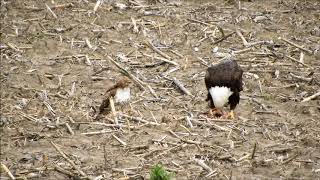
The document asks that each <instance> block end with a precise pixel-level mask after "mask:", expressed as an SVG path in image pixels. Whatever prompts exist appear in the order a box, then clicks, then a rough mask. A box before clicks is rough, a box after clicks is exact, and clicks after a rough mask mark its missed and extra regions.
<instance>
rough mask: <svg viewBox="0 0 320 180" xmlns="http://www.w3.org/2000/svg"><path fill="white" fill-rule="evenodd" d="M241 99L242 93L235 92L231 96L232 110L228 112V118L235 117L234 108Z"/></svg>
mask: <svg viewBox="0 0 320 180" xmlns="http://www.w3.org/2000/svg"><path fill="white" fill-rule="evenodd" d="M239 101H240V95H239V93H237V92H235V93H233V94H232V95H231V96H230V97H229V104H230V112H228V113H227V115H226V118H228V119H234V118H235V115H234V109H235V108H236V107H237V104H239Z"/></svg>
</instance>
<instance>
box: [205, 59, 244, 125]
mask: <svg viewBox="0 0 320 180" xmlns="http://www.w3.org/2000/svg"><path fill="white" fill-rule="evenodd" d="M242 74H243V71H242V69H241V67H240V66H239V65H238V64H237V62H236V61H235V60H231V59H228V60H224V61H222V62H220V63H218V64H214V65H212V66H210V67H209V68H208V69H207V72H206V75H205V84H206V87H207V90H208V96H207V99H206V101H209V106H210V108H211V113H213V114H215V115H217V116H222V115H224V113H223V111H222V108H223V106H224V105H226V104H229V105H230V112H229V113H228V114H227V118H230V119H234V112H233V111H234V109H235V108H236V106H237V104H239V101H240V92H241V91H242Z"/></svg>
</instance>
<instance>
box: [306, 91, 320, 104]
mask: <svg viewBox="0 0 320 180" xmlns="http://www.w3.org/2000/svg"><path fill="white" fill-rule="evenodd" d="M318 96H320V90H319V91H318V92H317V93H315V94H313V95H311V96H309V97H306V98H304V99H303V100H302V101H301V102H307V101H310V100H312V99H314V98H316V97H318Z"/></svg>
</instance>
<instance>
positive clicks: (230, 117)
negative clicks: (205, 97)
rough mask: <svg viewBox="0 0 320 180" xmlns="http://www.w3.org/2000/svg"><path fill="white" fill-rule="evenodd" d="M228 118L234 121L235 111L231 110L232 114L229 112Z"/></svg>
mask: <svg viewBox="0 0 320 180" xmlns="http://www.w3.org/2000/svg"><path fill="white" fill-rule="evenodd" d="M227 118H228V119H234V111H233V110H230V112H228V114H227Z"/></svg>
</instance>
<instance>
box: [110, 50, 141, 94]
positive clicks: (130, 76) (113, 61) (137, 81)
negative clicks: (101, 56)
mask: <svg viewBox="0 0 320 180" xmlns="http://www.w3.org/2000/svg"><path fill="white" fill-rule="evenodd" d="M107 57H108V59H109V60H110V61H111V62H112V63H113V64H114V65H115V66H117V68H119V69H120V70H121V72H122V73H123V74H124V75H126V76H128V77H129V78H130V79H132V80H133V81H134V82H135V83H136V84H137V85H138V87H139V88H140V90H143V91H144V90H145V88H144V86H143V84H145V83H143V82H142V81H140V80H139V79H138V78H137V77H135V76H134V75H133V74H131V73H130V72H129V71H127V70H126V69H125V68H123V67H122V66H121V65H120V64H118V63H117V62H116V61H115V60H113V59H112V58H111V57H110V56H107Z"/></svg>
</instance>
